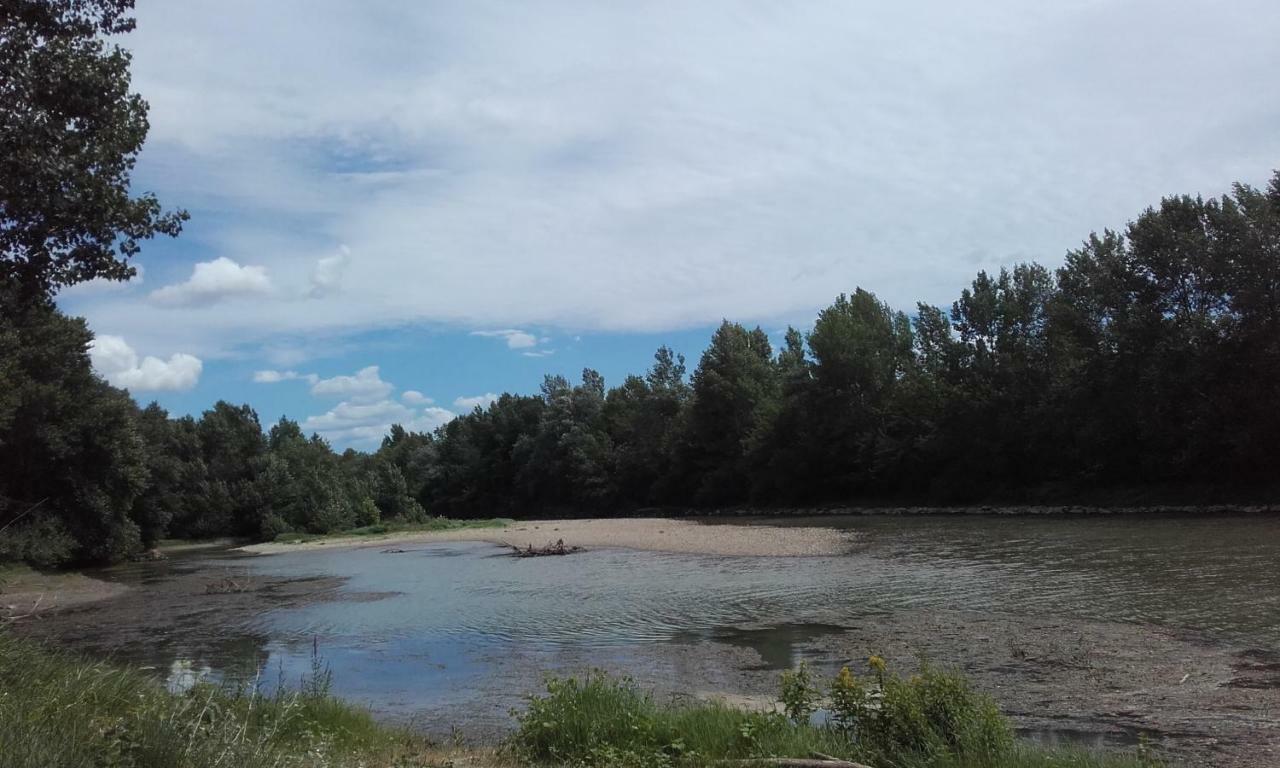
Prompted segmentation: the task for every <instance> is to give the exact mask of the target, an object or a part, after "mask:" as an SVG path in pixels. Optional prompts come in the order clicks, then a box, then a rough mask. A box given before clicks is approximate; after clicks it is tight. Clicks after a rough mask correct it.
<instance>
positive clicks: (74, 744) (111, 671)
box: [0, 632, 426, 768]
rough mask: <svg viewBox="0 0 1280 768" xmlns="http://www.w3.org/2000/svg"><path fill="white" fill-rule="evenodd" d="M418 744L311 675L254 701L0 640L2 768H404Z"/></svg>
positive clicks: (249, 695)
mask: <svg viewBox="0 0 1280 768" xmlns="http://www.w3.org/2000/svg"><path fill="white" fill-rule="evenodd" d="M425 747H426V744H425V742H424V741H423V740H422V739H421V738H420V737H417V736H414V735H412V734H410V733H408V732H406V731H402V730H397V729H394V728H388V727H386V726H383V725H380V724H378V723H376V722H375V721H374V720H373V718H372V717H371V716H370V714H369V713H368V712H367V711H365V710H363V709H360V708H358V707H355V706H352V705H350V704H347V703H344V702H342V701H341V700H339V699H337V698H335V697H333V696H332V695H330V693H329V689H328V675H327V673H326V672H324V671H323V670H322V669H320V668H319V667H318V666H317V668H316V669H315V670H313V674H312V675H311V676H310V677H309V678H307V680H306V681H304V684H303V685H302V687H301V688H300V689H299V690H293V691H289V690H281V691H279V692H278V693H274V694H272V695H264V694H262V693H260V692H258V691H255V690H241V691H233V690H225V689H222V688H220V687H217V686H213V685H209V684H200V685H197V686H195V687H194V688H192V689H191V690H190V691H188V692H186V693H183V694H174V693H170V692H169V691H167V690H165V689H164V688H163V687H162V686H161V685H160V684H159V683H158V681H156V680H155V679H153V678H151V677H148V676H147V675H145V674H143V673H141V672H137V671H133V670H127V669H121V668H118V667H114V666H112V665H109V664H103V663H97V662H91V661H88V660H85V659H83V658H81V657H79V656H76V655H73V654H69V653H64V652H58V651H50V650H47V649H44V648H41V647H39V646H37V645H35V644H33V643H30V642H26V641H22V640H18V639H15V638H13V637H11V636H9V635H8V634H7V633H4V632H0V756H3V759H2V760H0V762H3V765H4V766H5V768H48V767H49V766H59V768H98V767H99V766H130V767H131V768H153V767H154V768H212V766H237V767H239V766H244V767H245V768H266V767H268V766H271V767H272V768H289V767H293V766H297V767H299V768H303V767H306V768H328V767H331V766H333V767H336V766H348V765H351V766H355V765H363V766H370V767H372V766H392V765H400V764H419V763H406V762H404V760H405V759H406V756H410V755H414V754H418V753H420V752H421V750H423V749H424V748H425Z"/></svg>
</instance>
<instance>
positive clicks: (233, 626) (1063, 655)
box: [0, 511, 1280, 768]
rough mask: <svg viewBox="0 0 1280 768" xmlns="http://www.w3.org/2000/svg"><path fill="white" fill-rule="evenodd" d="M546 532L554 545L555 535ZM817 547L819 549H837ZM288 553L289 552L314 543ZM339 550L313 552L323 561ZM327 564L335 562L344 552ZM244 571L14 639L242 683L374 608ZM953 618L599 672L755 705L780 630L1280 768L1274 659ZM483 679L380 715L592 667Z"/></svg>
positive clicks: (504, 659)
mask: <svg viewBox="0 0 1280 768" xmlns="http://www.w3.org/2000/svg"><path fill="white" fill-rule="evenodd" d="M809 513H810V514H812V511H809ZM604 522H607V523H608V524H607V525H598V526H597V525H595V523H593V522H591V521H539V522H529V523H517V524H514V525H513V526H511V528H508V529H491V530H488V531H486V530H483V529H477V530H469V531H455V532H449V533H450V534H451V537H448V538H444V539H439V538H436V539H422V540H423V541H432V540H444V541H449V540H473V539H476V538H483V536H492V537H493V539H497V540H512V539H513V537H512V535H511V534H512V533H513V532H514V533H517V534H519V536H521V537H526V538H525V539H519V538H516V539H514V540H512V541H511V543H515V541H525V540H527V541H528V542H530V543H535V545H536V544H545V543H546V539H547V538H548V537H550V538H552V539H555V538H564V539H565V540H566V542H567V543H585V542H586V541H588V539H585V538H584V539H574V536H575V535H578V534H581V535H583V536H587V535H595V536H598V537H601V538H599V539H597V540H596V541H597V542H600V543H593V544H591V545H590V546H592V547H605V546H620V545H619V544H618V543H617V542H618V541H619V540H620V539H619V537H618V536H617V535H616V532H617V531H618V530H622V529H623V528H624V527H625V526H619V525H618V524H619V523H626V522H628V521H627V520H616V521H615V520H609V521H604ZM632 522H634V520H633V521H632ZM684 522H685V523H686V525H689V526H693V527H694V528H695V529H702V530H705V531H706V532H707V533H708V534H710V535H711V538H712V539H715V540H717V541H720V540H724V539H726V538H734V537H735V536H730V534H734V535H736V537H739V538H740V540H743V541H756V540H760V539H761V538H762V537H763V538H764V539H768V538H773V537H775V536H776V535H777V534H778V532H779V531H794V530H804V527H803V526H804V525H805V524H806V523H805V521H797V522H799V523H801V527H797V528H789V527H781V528H774V527H772V526H767V525H765V524H764V522H765V521H723V524H718V525H711V526H698V525H697V524H695V523H691V522H688V521H684ZM732 523H748V524H746V525H735V524H732ZM575 525H576V526H578V527H577V528H572V527H566V526H575ZM638 525H640V526H641V527H640V528H638V529H637V530H640V531H645V532H646V533H645V535H646V536H648V537H649V539H650V540H653V539H658V537H668V536H670V537H672V538H673V539H676V538H680V539H683V537H684V529H683V528H681V527H679V526H674V525H673V521H671V520H650V521H646V522H643V523H639V524H638ZM659 525H660V526H661V527H660V528H656V527H654V528H646V527H644V526H659ZM548 526H549V527H548ZM557 527H559V528H561V530H554V529H555V528H557ZM512 529H521V530H518V531H513V530H512ZM737 529H745V530H746V531H750V533H742V532H741V531H739V530H737ZM658 530H661V531H663V533H657V531H658ZM610 532H612V533H610ZM826 532H827V533H839V532H838V531H830V530H827V531H826ZM477 534H480V535H481V536H478V535H477ZM784 535H785V534H784ZM454 537H456V538H454ZM741 537H745V538H741ZM658 541H659V542H660V543H667V542H666V541H665V540H662V539H658ZM797 541H798V540H797ZM823 541H825V542H827V544H824V546H826V545H829V544H830V541H832V540H827V539H824V540H823ZM839 541H840V546H843V547H849V546H854V547H861V546H862V542H861V541H860V540H859V539H848V538H844V539H840V540H839ZM352 545H357V546H365V547H382V548H387V546H388V540H387V539H377V540H369V539H363V538H362V539H361V540H359V541H358V542H353V543H352V544H344V545H337V546H338V547H342V546H352ZM284 546H285V547H287V551H290V552H294V551H298V550H299V549H302V548H306V547H308V546H314V545H284ZM334 546H335V545H333V544H325V545H322V546H321V547H320V549H321V550H322V551H323V550H329V549H332V548H333V547H334ZM682 546H693V544H690V543H688V542H684V543H682ZM635 548H637V549H644V547H639V546H637V547H635ZM659 551H664V550H659ZM666 551H671V550H666ZM674 551H683V552H689V551H700V550H689V549H684V550H674ZM859 551H861V550H859ZM331 556H336V557H341V553H340V552H339V551H335V552H332V553H331ZM401 556H402V555H393V554H388V555H386V557H389V558H391V557H401ZM256 557H257V556H254V555H250V554H246V553H240V552H235V551H230V552H221V553H219V558H220V560H219V561H217V562H216V563H214V562H212V561H210V560H207V559H205V557H204V556H203V555H194V556H193V555H186V556H180V557H175V558H173V559H172V560H171V561H168V562H166V563H147V564H136V565H135V566H126V567H124V572H125V575H126V576H129V577H128V578H121V573H120V569H113V572H112V573H106V574H102V577H103V579H96V578H93V576H94V575H93V574H90V575H89V576H77V577H76V579H75V580H76V581H79V580H81V579H83V580H85V581H94V582H96V583H98V584H102V585H105V587H93V588H92V590H90V591H91V592H92V593H93V594H95V595H96V597H97V599H96V600H89V599H87V598H86V599H79V598H78V597H73V596H71V595H70V592H74V591H75V590H74V584H71V585H68V584H63V585H58V584H55V583H53V582H45V583H44V584H43V586H44V587H55V586H56V587H58V589H56V590H53V591H54V592H56V593H57V594H56V600H55V601H53V602H52V603H51V604H53V605H55V606H56V609H55V610H50V611H46V612H43V613H41V614H40V615H39V616H37V617H32V618H27V619H24V620H22V621H18V622H15V623H14V624H13V626H14V628H15V630H16V631H18V632H20V633H21V634H24V635H27V636H31V637H36V638H40V639H42V640H46V641H49V642H51V643H55V644H59V645H66V646H70V647H73V648H77V649H80V650H83V651H88V652H90V653H92V654H95V655H100V656H104V657H114V658H116V659H117V660H118V661H120V662H121V663H136V664H143V663H146V664H152V663H155V662H150V661H148V662H143V661H141V660H139V657H138V656H136V654H137V652H138V649H142V648H145V649H147V651H148V653H149V654H150V655H151V656H153V657H171V658H172V659H173V660H174V662H173V664H174V665H175V666H176V665H177V664H178V661H177V660H183V663H185V664H189V665H191V666H193V667H195V668H206V667H211V666H214V667H216V666H217V665H218V664H219V663H222V661H221V660H225V659H228V658H232V657H236V658H241V659H244V660H245V661H244V662H243V663H245V664H247V665H249V666H250V667H252V666H253V665H254V664H257V665H265V664H266V663H267V660H268V658H269V653H268V650H267V649H268V647H269V643H270V641H271V638H269V637H266V636H264V635H262V634H260V633H259V632H258V630H256V629H255V627H257V626H260V625H259V624H257V623H256V622H255V619H256V617H258V616H259V615H261V614H262V613H263V612H265V611H269V610H272V609H278V608H284V609H288V608H294V607H301V606H306V605H309V604H312V603H331V602H341V601H371V600H379V599H381V597H383V595H384V594H385V593H375V592H355V591H352V590H351V589H350V588H349V587H347V586H346V585H345V583H344V581H343V580H342V579H341V578H335V577H327V576H324V575H323V574H320V575H316V576H312V577H308V578H273V577H269V576H253V577H252V578H245V576H246V575H247V574H248V573H249V569H247V568H245V569H241V568H238V567H237V560H240V561H243V562H245V563H248V562H250V561H252V560H253V559H254V558H256ZM307 560H308V561H309V560H310V558H309V557H308V558H307ZM317 562H323V558H317ZM512 562H513V563H514V562H515V561H512ZM134 568H136V569H137V570H136V571H134V570H131V569H134ZM138 574H144V575H143V576H142V577H139V576H138ZM229 577H230V582H232V584H233V587H234V588H233V589H230V590H228V591H219V588H218V587H217V586H216V585H218V584H221V583H224V582H226V581H227V580H228V579H229ZM126 582H127V583H128V585H129V586H127V587H126V586H125V583H126ZM81 583H82V584H83V582H81ZM211 585H215V586H213V587H211ZM13 594H16V593H13V592H6V593H5V594H0V603H6V602H9V601H10V598H11V596H12V595H13ZM23 594H30V593H28V592H24V593H23ZM87 594H88V593H86V595H87ZM1263 604H1265V603H1263ZM960 607H961V606H959V605H957V606H955V607H954V608H953V607H951V606H947V607H946V609H944V610H939V609H938V608H936V607H935V608H932V609H929V608H922V607H921V608H915V607H907V608H904V609H899V610H894V611H889V612H884V613H875V614H871V615H859V616H858V617H857V618H856V619H848V620H844V619H839V618H837V619H834V623H833V624H832V625H830V626H825V627H818V628H816V629H815V628H814V627H813V626H812V625H809V626H806V627H797V628H796V629H795V631H794V632H792V631H791V630H790V629H789V628H787V627H779V626H778V625H773V626H767V625H764V626H754V625H750V624H744V625H742V626H739V627H737V628H734V629H732V630H728V631H718V633H717V634H713V635H708V634H699V633H697V632H693V633H690V634H689V635H688V636H687V637H679V638H677V639H676V640H675V641H672V642H655V643H647V644H635V645H632V646H628V647H627V649H626V650H625V652H624V651H619V652H618V654H617V657H616V660H614V661H611V662H609V663H608V664H606V665H605V666H606V667H609V666H610V665H612V669H611V671H614V672H617V673H625V674H630V675H632V676H634V677H636V678H637V679H638V680H639V682H641V684H643V685H646V686H650V687H653V688H655V689H657V690H658V691H659V692H660V693H661V694H662V695H664V696H666V695H670V696H689V695H696V696H710V697H724V698H728V699H730V700H734V701H739V702H742V703H745V704H748V705H750V704H755V703H763V702H765V701H767V700H768V699H769V697H771V696H772V695H773V694H774V693H775V692H776V687H777V677H778V673H779V669H780V668H779V664H780V663H781V662H779V660H778V659H776V658H773V657H771V649H770V647H769V645H768V644H767V643H766V642H765V638H766V637H768V638H771V640H770V642H773V641H776V639H777V637H778V636H779V634H780V632H781V633H782V634H787V633H788V632H791V635H792V636H791V639H790V640H789V642H790V644H791V645H792V646H793V650H794V651H795V652H796V653H797V654H798V656H800V657H803V658H807V659H809V660H811V662H812V663H814V665H815V668H816V669H817V670H819V671H820V673H821V674H824V675H825V674H829V673H831V672H833V671H834V670H836V669H838V668H839V666H840V665H842V664H850V665H853V666H855V667H857V666H859V665H862V666H865V659H866V658H867V656H868V655H870V654H872V653H876V654H880V655H884V656H886V657H887V658H888V659H889V661H890V663H891V664H892V665H893V667H894V668H896V669H898V670H900V671H903V672H909V671H911V670H912V669H914V668H915V667H916V665H917V664H918V663H919V659H920V658H927V659H928V660H929V661H930V662H931V663H934V664H938V665H943V666H950V667H958V668H960V669H963V670H964V671H965V672H966V673H967V674H968V675H969V676H970V677H971V679H972V680H973V681H974V684H975V685H976V686H978V687H979V688H980V689H982V690H984V691H986V692H988V693H990V694H991V695H992V696H994V697H995V698H996V700H997V701H998V702H999V703H1000V704H1001V707H1002V709H1004V711H1005V712H1006V713H1008V714H1009V715H1010V716H1011V717H1012V718H1013V721H1014V723H1015V724H1016V725H1017V727H1018V728H1019V729H1020V730H1022V731H1023V732H1024V733H1025V734H1027V735H1028V736H1030V737H1034V738H1039V739H1041V740H1047V741H1051V742H1052V741H1060V742H1070V743H1085V744H1088V745H1092V746H1107V747H1126V746H1133V745H1135V744H1136V743H1137V742H1138V740H1139V739H1140V738H1146V739H1149V740H1150V742H1151V743H1152V744H1153V745H1155V746H1156V747H1157V748H1159V749H1161V750H1163V751H1165V752H1167V753H1168V754H1169V756H1170V757H1171V758H1172V759H1171V765H1214V766H1228V767H1229V766H1240V767H1241V768H1264V767H1267V768H1270V766H1275V765H1280V649H1277V648H1272V647H1263V646H1261V645H1258V644H1253V645H1250V644H1247V643H1245V642H1244V641H1240V640H1230V639H1227V638H1226V636H1225V635H1220V634H1216V633H1210V632H1207V631H1192V630H1185V629H1179V628H1176V627H1169V626H1158V625H1155V624H1151V623H1147V622H1140V621H1089V620H1083V619H1079V618H1075V617H1066V616H1062V615H1056V614H1055V613H1054V611H1055V610H1056V609H1054V608H1052V607H1047V608H1042V609H1039V610H1036V611H1029V612H1026V613H1019V614H1012V613H1004V612H999V611H974V610H960ZM486 663H489V664H492V668H493V669H494V670H495V672H494V675H493V679H494V680H495V684H494V685H484V686H478V687H477V689H476V690H474V691H470V692H469V693H468V697H469V698H467V700H466V701H465V703H464V705H462V706H459V705H458V703H457V702H453V703H450V704H448V705H441V706H434V705H433V706H431V707H426V708H418V709H415V711H413V712H412V713H411V715H408V716H406V715H401V714H391V715H385V713H384V716H388V717H391V718H393V719H399V718H407V719H408V721H409V722H411V723H412V724H413V725H415V726H416V727H419V728H422V729H423V730H426V731H428V732H429V733H432V734H436V735H440V736H442V737H447V736H449V735H450V733H451V731H452V729H453V728H454V727H455V726H456V727H459V728H462V733H463V736H464V737H465V738H466V739H467V740H468V741H470V742H473V743H479V744H485V743H493V742H494V741H496V740H498V739H500V738H501V737H502V735H503V734H504V733H505V732H506V729H507V728H508V727H509V726H510V722H511V720H510V715H509V710H510V708H511V707H512V706H518V705H519V703H520V697H521V696H522V695H523V694H525V693H529V692H533V691H536V690H538V689H539V688H540V686H541V683H542V677H541V676H542V674H543V673H544V672H546V671H551V670H555V671H558V672H562V673H569V672H582V671H585V670H586V669H587V668H589V667H593V666H600V660H599V655H598V654H597V655H596V656H591V655H590V653H589V652H588V651H584V650H581V649H575V648H573V647H563V648H558V649H556V650H555V651H554V652H548V651H546V650H538V649H536V648H522V647H517V648H516V649H515V650H514V651H510V650H504V651H503V652H502V653H501V654H499V655H498V656H497V657H495V658H493V659H491V660H486ZM168 665H169V662H168V661H163V662H160V665H159V666H157V667H155V669H156V673H157V675H159V676H161V677H166V676H169V675H170V674H171V672H172V670H171V669H170V668H169V666H168ZM442 669H443V667H442ZM338 675H339V678H340V677H341V672H338ZM339 682H341V679H339Z"/></svg>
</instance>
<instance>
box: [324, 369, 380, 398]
mask: <svg viewBox="0 0 1280 768" xmlns="http://www.w3.org/2000/svg"><path fill="white" fill-rule="evenodd" d="M392 389H394V387H393V386H392V384H391V383H390V382H387V381H383V380H382V377H381V376H380V375H379V373H378V366H376V365H371V366H369V367H367V368H361V369H360V370H359V371H357V372H356V375H354V376H334V377H333V378H331V379H320V380H319V381H317V382H315V383H314V384H312V385H311V394H313V395H315V396H316V397H340V398H348V399H350V400H352V401H355V402H360V403H366V402H370V401H374V400H381V399H383V398H385V397H386V396H387V395H389V394H391V390H392Z"/></svg>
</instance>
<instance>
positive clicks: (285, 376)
mask: <svg viewBox="0 0 1280 768" xmlns="http://www.w3.org/2000/svg"><path fill="white" fill-rule="evenodd" d="M296 380H302V381H306V382H310V383H311V384H312V385H313V386H314V385H315V384H317V383H318V382H319V381H320V377H319V376H317V375H316V374H314V373H298V372H297V371H271V370H266V371H254V372H253V381H254V382H255V383H257V384H279V383H280V382H282V381H296Z"/></svg>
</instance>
